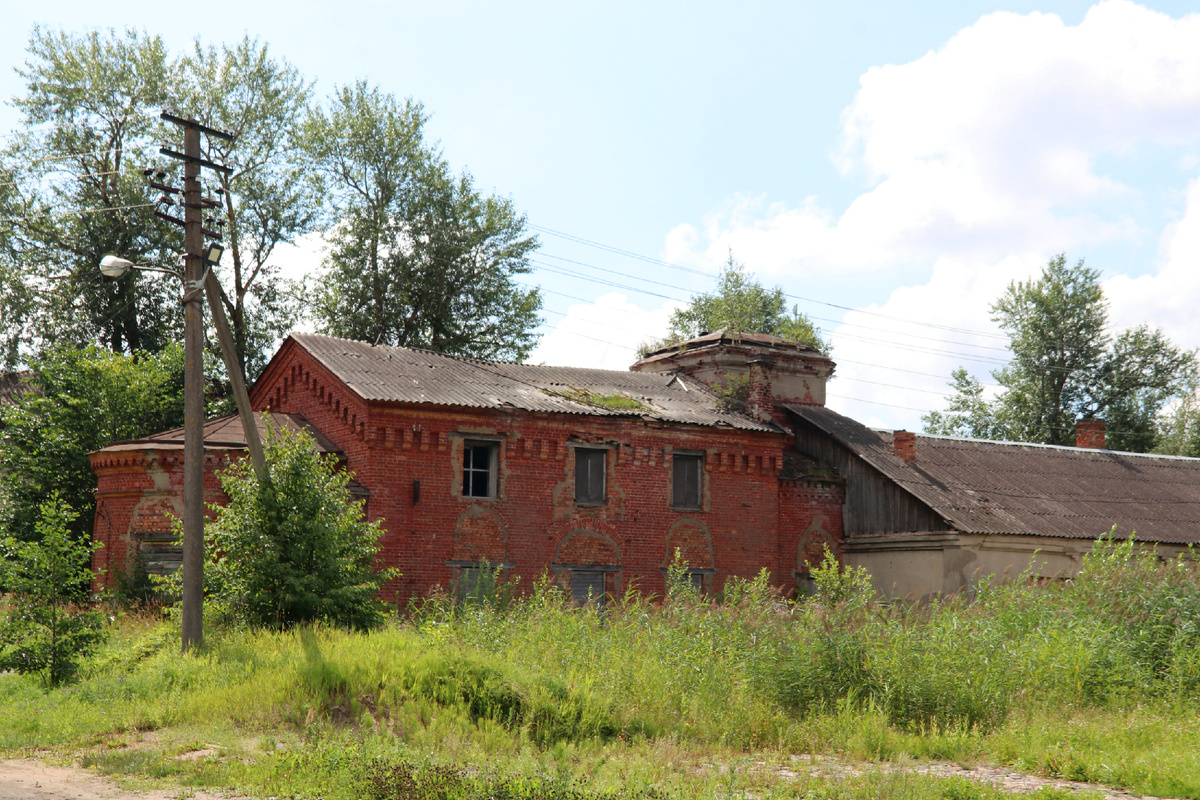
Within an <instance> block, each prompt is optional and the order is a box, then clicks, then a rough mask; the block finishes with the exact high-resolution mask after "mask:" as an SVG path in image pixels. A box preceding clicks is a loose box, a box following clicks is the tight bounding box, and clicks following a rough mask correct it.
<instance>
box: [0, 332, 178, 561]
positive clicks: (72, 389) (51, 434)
mask: <svg viewBox="0 0 1200 800" xmlns="http://www.w3.org/2000/svg"><path fill="white" fill-rule="evenodd" d="M31 366H32V373H31V376H30V378H29V391H27V392H26V393H25V394H24V395H23V396H22V397H20V398H19V399H18V400H17V402H16V403H14V404H13V405H10V406H7V407H5V408H4V409H3V411H2V412H0V420H2V421H3V424H4V439H3V441H0V496H2V497H3V501H4V502H3V503H2V504H0V513H3V515H4V518H3V520H0V522H2V523H3V526H4V528H5V529H7V531H8V533H10V534H12V535H14V536H15V537H16V538H18V539H22V540H27V541H28V540H35V539H36V538H37V520H38V519H39V514H40V508H41V506H42V505H43V504H44V503H47V502H49V501H50V500H51V498H53V497H55V496H60V497H62V499H63V500H64V501H65V502H66V503H67V504H68V505H70V506H71V507H72V508H74V509H75V510H76V511H78V512H79V514H78V515H77V516H75V517H72V521H71V523H70V531H71V535H72V537H73V538H74V539H75V540H80V541H82V540H85V539H90V537H91V524H92V518H93V516H94V514H95V507H96V501H95V497H94V492H95V489H96V476H95V473H93V472H92V469H91V463H90V462H89V461H88V455H87V454H88V453H89V452H92V451H93V450H99V449H100V448H102V447H106V446H107V445H109V444H111V443H112V442H114V441H121V440H126V439H136V438H138V437H139V436H144V435H146V434H148V433H153V432H155V431H160V430H163V429H166V428H172V427H177V426H179V425H181V424H183V353H182V348H180V347H179V346H178V345H167V346H166V347H165V348H164V349H163V351H162V352H161V353H159V354H157V355H150V354H146V353H139V354H136V356H124V355H120V354H117V353H112V352H111V351H107V350H104V349H102V348H100V347H97V346H96V345H90V346H88V347H82V348H75V347H70V346H59V347H54V348H50V349H49V350H47V351H46V352H45V353H44V354H43V355H42V356H40V357H38V358H35V359H34V360H33V361H32V364H31Z"/></svg>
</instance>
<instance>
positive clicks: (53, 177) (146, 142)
mask: <svg viewBox="0 0 1200 800" xmlns="http://www.w3.org/2000/svg"><path fill="white" fill-rule="evenodd" d="M19 73H20V75H21V76H22V77H23V78H24V79H25V83H26V86H25V91H24V93H23V94H22V95H20V96H18V97H16V98H15V99H14V100H13V101H12V102H13V105H14V106H15V107H16V108H17V109H18V110H19V111H20V112H21V113H22V122H23V126H22V128H21V129H19V130H18V131H17V132H16V133H17V135H16V136H15V138H14V139H13V140H12V142H11V143H9V145H8V146H7V147H5V148H4V149H3V150H2V151H0V176H3V180H2V181H0V182H3V183H5V184H8V185H7V186H6V187H4V188H2V189H0V219H2V220H4V221H3V222H0V337H2V341H0V346H2V349H3V355H4V356H5V361H6V363H7V366H8V367H9V368H11V367H12V366H14V365H15V364H17V363H18V362H20V361H22V360H24V359H25V358H26V357H27V356H28V355H30V354H33V353H36V352H38V351H39V350H40V349H42V348H43V347H45V346H46V345H47V344H49V343H52V342H71V343H73V344H77V345H84V344H88V343H92V342H98V343H101V344H103V345H104V346H105V347H107V348H109V349H110V350H112V351H114V352H124V353H130V352H134V351H147V352H157V351H159V350H161V349H162V348H163V347H165V346H166V344H167V343H168V342H174V341H178V340H179V338H180V335H181V332H182V313H181V311H180V305H179V292H180V287H179V283H178V280H177V279H176V278H174V277H173V276H168V275H162V274H158V273H148V272H139V271H136V270H131V271H130V272H128V273H126V275H124V276H123V277H121V278H118V279H101V277H100V275H99V273H98V272H97V265H98V264H99V261H100V259H101V258H102V257H103V256H104V255H106V254H108V253H115V254H117V255H120V256H122V257H123V258H127V259H129V260H130V261H133V262H135V263H139V264H153V265H158V266H164V267H168V268H175V267H177V266H178V264H179V258H178V253H179V252H180V251H181V249H182V247H183V237H182V233H181V232H180V231H179V230H178V228H176V227H175V226H173V225H171V224H170V223H168V222H165V221H163V220H161V219H159V218H157V217H155V216H154V214H153V209H152V208H151V207H150V206H151V200H152V198H153V194H152V192H151V189H150V188H149V187H148V186H147V182H146V178H145V176H144V175H143V174H142V170H143V169H145V168H148V167H149V168H155V169H160V170H163V171H164V172H166V173H168V175H171V174H174V173H175V172H177V162H173V161H169V160H167V159H165V158H163V157H161V156H158V155H157V154H156V150H157V147H158V145H159V143H160V142H162V141H164V140H169V139H171V138H173V137H176V136H178V133H179V132H178V130H177V129H175V128H174V127H173V126H165V125H164V124H163V123H162V122H161V121H160V120H159V119H158V112H159V110H161V109H162V108H164V107H168V106H173V107H177V108H178V109H180V111H181V113H183V114H184V115H185V116H195V117H196V118H199V119H202V120H203V121H204V122H206V123H207V124H209V125H212V126H214V127H218V128H227V129H229V130H231V131H232V132H233V133H234V134H235V137H236V138H235V140H234V142H232V143H229V142H224V141H222V140H217V139H214V140H211V141H208V140H207V139H205V138H204V137H202V143H203V149H204V151H205V152H204V155H205V156H206V157H208V158H210V159H212V160H215V161H218V162H228V163H229V164H230V165H231V166H233V167H234V172H233V173H232V174H231V175H228V176H226V175H222V174H219V173H218V174H215V175H213V174H207V173H206V174H205V176H204V184H205V186H206V187H207V188H209V189H217V188H220V189H223V190H224V194H223V195H222V196H221V197H222V202H223V206H224V207H223V208H222V209H220V210H219V211H218V212H217V216H218V217H220V218H222V221H223V222H224V223H225V224H226V227H225V244H226V250H227V254H226V257H225V259H224V260H223V263H222V265H221V266H220V267H218V274H219V276H220V277H221V279H222V284H223V286H224V287H225V288H226V289H227V292H226V296H225V297H224V302H225V304H226V311H227V314H228V316H229V319H230V324H231V327H232V328H233V334H234V339H235V342H236V345H237V349H238V354H239V356H240V357H241V358H242V361H243V363H244V364H245V365H246V366H247V367H248V368H249V372H250V374H251V375H253V374H254V373H255V371H256V370H257V368H260V367H261V366H262V365H263V364H265V361H266V356H267V355H268V354H267V352H266V351H267V350H268V349H269V348H270V346H271V344H272V342H273V341H274V340H275V339H277V338H278V337H279V336H280V335H282V334H283V333H284V332H286V330H287V329H288V328H290V327H291V326H292V324H293V322H294V320H295V306H294V303H289V302H288V298H289V297H290V293H289V292H288V287H287V286H286V285H285V284H284V283H282V282H281V280H280V278H279V274H278V264H277V262H276V261H274V260H273V256H274V254H275V252H276V248H277V246H278V245H279V244H281V243H283V242H290V241H293V240H294V239H295V238H296V237H297V236H299V235H301V234H303V233H305V232H307V231H309V230H311V229H312V224H313V222H314V220H315V218H316V215H317V203H316V201H315V200H314V199H313V195H312V193H311V191H309V189H310V188H311V187H310V184H309V183H307V182H305V181H302V180H299V179H298V175H299V171H300V166H299V161H298V159H297V140H296V137H295V136H294V134H293V130H294V129H295V128H296V127H297V126H298V124H299V122H300V121H301V119H302V117H303V115H304V114H305V113H306V112H307V109H308V101H309V96H310V94H311V92H310V88H309V85H308V83H307V82H306V81H305V80H304V79H303V78H302V77H301V76H300V75H299V73H298V72H297V71H296V69H295V68H294V67H292V66H291V65H290V64H288V63H287V62H286V61H281V60H277V59H274V58H272V57H271V56H270V54H269V52H268V50H267V47H266V45H263V44H260V43H259V42H258V41H257V40H251V39H249V38H243V39H242V41H240V42H238V43H237V44H235V45H232V46H222V47H221V48H219V49H217V48H212V47H205V46H203V45H202V44H201V43H200V42H199V41H197V42H196V43H195V44H194V47H193V50H192V52H190V53H188V54H186V55H184V56H182V57H180V56H176V55H173V54H171V53H170V52H169V51H168V49H167V47H166V46H165V44H164V43H163V41H162V39H161V37H158V36H150V35H148V34H145V33H142V32H139V31H136V30H128V31H125V32H123V33H118V32H116V31H113V30H108V31H90V32H88V33H85V34H74V33H67V32H63V31H50V30H46V29H43V28H36V29H34V31H33V34H32V36H31V38H30V43H29V49H28V57H27V60H26V63H25V66H24V68H23V69H21V70H19ZM171 180H172V178H170V177H168V178H167V181H168V183H170V182H171ZM215 221H216V220H215V219H214V222H215ZM209 227H210V228H211V227H214V226H213V225H212V224H210V225H209Z"/></svg>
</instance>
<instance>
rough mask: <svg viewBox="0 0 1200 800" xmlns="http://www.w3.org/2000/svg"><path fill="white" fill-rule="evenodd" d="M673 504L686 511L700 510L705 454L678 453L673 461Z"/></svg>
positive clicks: (673, 457) (674, 506)
mask: <svg viewBox="0 0 1200 800" xmlns="http://www.w3.org/2000/svg"><path fill="white" fill-rule="evenodd" d="M671 470H672V481H671V505H672V507H673V508H678V509H681V510H685V511H699V510H700V497H701V491H700V481H701V477H702V476H703V475H704V456H700V455H693V454H687V453H676V454H675V455H673V456H672V462H671Z"/></svg>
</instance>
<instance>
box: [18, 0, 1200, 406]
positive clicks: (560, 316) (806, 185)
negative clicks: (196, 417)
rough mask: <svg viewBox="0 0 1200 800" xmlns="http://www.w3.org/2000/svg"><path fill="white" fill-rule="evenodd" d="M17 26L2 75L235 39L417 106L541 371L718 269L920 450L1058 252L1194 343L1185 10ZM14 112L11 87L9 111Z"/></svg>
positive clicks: (1196, 89) (1190, 71) (386, 6)
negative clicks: (519, 315) (451, 169)
mask: <svg viewBox="0 0 1200 800" xmlns="http://www.w3.org/2000/svg"><path fill="white" fill-rule="evenodd" d="M9 5H10V7H9V8H6V9H5V24H4V26H3V27H2V28H0V52H3V53H5V56H4V59H5V61H6V62H7V63H6V64H5V66H9V67H15V66H17V65H19V64H20V62H21V60H22V58H23V52H24V47H25V44H26V42H27V40H28V35H29V32H30V30H31V28H32V26H33V25H34V24H42V25H46V26H49V27H54V28H60V27H61V28H67V29H69V30H82V29H85V28H88V27H108V26H115V27H118V28H120V27H125V26H137V27H141V28H144V29H146V30H147V31H149V32H151V33H158V34H161V35H163V36H164V38H165V39H166V40H167V42H168V44H169V45H171V46H172V47H173V48H175V49H176V50H180V49H182V48H183V47H185V46H186V45H187V44H188V43H189V42H190V41H191V40H192V39H193V38H195V37H197V36H199V37H201V38H202V39H203V40H204V41H205V42H207V43H215V42H219V41H221V40H232V39H237V38H240V37H241V36H242V35H243V34H244V33H248V34H250V35H251V36H257V37H260V38H261V39H262V40H263V41H265V42H268V43H269V44H270V46H271V48H272V50H273V52H274V53H275V54H276V55H278V56H281V57H284V58H286V59H288V60H289V61H291V62H292V63H294V64H295V65H296V66H297V67H298V68H299V69H300V70H301V71H302V72H303V73H305V74H306V75H307V76H309V77H311V78H313V79H315V80H316V82H317V93H318V95H319V96H320V95H324V94H327V93H328V91H329V90H330V89H332V88H333V87H334V86H335V85H338V84H342V83H346V82H350V81H353V80H356V79H358V78H365V79H367V80H368V81H371V82H373V83H375V84H378V85H379V86H380V87H381V88H383V89H384V90H386V91H390V92H393V93H395V94H397V95H399V96H411V97H413V98H415V99H417V100H420V101H421V102H423V103H424V104H425V106H426V108H427V110H428V111H429V112H431V114H432V120H431V122H430V126H429V130H430V132H431V134H432V135H433V136H434V137H435V138H437V139H439V140H440V141H441V144H442V146H443V148H444V151H445V154H446V156H447V158H448V159H449V160H450V161H451V163H452V164H454V165H456V166H457V167H460V168H466V169H469V170H470V171H471V172H472V173H473V174H474V175H475V177H476V180H477V182H478V185H479V186H480V187H481V188H483V189H485V190H489V191H494V192H497V193H500V194H503V195H507V196H510V197H511V198H512V199H513V200H514V202H515V204H516V206H517V207H518V208H519V209H522V210H523V211H524V212H525V213H526V214H527V215H528V219H529V222H530V224H531V225H533V226H536V229H537V230H538V232H539V235H540V238H541V240H542V242H543V247H542V249H541V251H540V253H539V255H538V256H537V257H536V259H537V262H538V264H539V268H538V271H537V272H535V273H534V274H533V275H532V276H530V279H531V280H532V281H534V282H536V283H537V284H539V285H541V286H542V287H543V288H544V289H545V290H546V295H545V299H546V314H545V320H546V326H545V328H544V333H545V336H544V339H543V343H542V345H541V347H540V348H539V350H538V351H536V352H535V354H534V357H533V358H534V360H535V361H539V360H544V361H546V362H547V363H571V364H577V365H581V366H583V365H586V366H604V367H611V368H623V367H624V366H626V365H627V364H628V363H629V362H630V361H631V360H632V358H633V353H632V352H631V350H630V348H632V347H634V346H636V344H637V343H638V342H640V341H642V340H644V339H646V338H649V337H652V336H656V335H661V333H663V332H664V330H665V323H666V319H667V317H668V316H669V314H670V311H671V309H672V308H674V307H675V306H676V305H677V304H678V301H679V300H681V299H684V298H686V297H687V296H688V295H689V293H690V292H692V291H703V290H707V289H709V288H710V287H711V285H712V282H711V280H710V279H708V278H706V277H704V275H701V274H697V273H696V272H694V271H685V270H680V269H672V268H670V267H667V266H663V265H662V264H658V263H654V261H655V260H661V261H667V262H670V263H671V264H675V265H678V266H682V267H686V268H689V269H691V270H700V271H701V272H703V273H713V272H715V270H716V269H717V268H718V267H719V265H720V263H721V262H722V261H723V260H724V256H725V254H726V252H727V251H728V250H729V249H730V248H732V250H733V252H734V254H735V256H736V257H738V258H739V259H740V260H742V261H744V262H745V263H746V264H747V265H748V267H749V268H750V269H751V270H752V271H754V272H755V273H756V274H757V275H758V276H759V277H760V278H761V279H762V280H763V281H764V282H766V283H768V284H776V283H777V284H779V285H781V286H782V287H783V288H784V289H785V291H787V292H788V293H789V294H791V295H793V296H794V297H795V298H796V300H795V302H796V303H797V304H798V305H799V306H800V308H801V310H803V311H805V312H806V313H809V314H810V315H811V316H814V317H817V318H820V324H821V325H822V327H823V328H825V329H826V330H827V331H828V332H829V333H830V334H831V336H832V338H833V341H834V348H835V349H834V358H835V360H836V361H838V362H839V367H838V375H839V377H838V378H837V379H836V380H835V381H834V383H833V385H832V386H831V388H830V395H831V400H830V405H832V406H833V407H835V408H837V409H838V410H840V411H843V412H845V413H848V414H851V415H852V416H855V417H856V418H859V419H861V420H863V421H865V422H868V423H871V424H878V425H882V426H887V427H908V428H910V429H912V428H917V427H919V416H920V413H921V411H924V410H928V409H930V408H935V407H938V406H939V405H940V404H941V402H942V401H943V397H942V395H941V394H940V393H941V392H944V391H945V382H946V380H947V379H948V376H949V372H950V370H951V369H952V368H953V367H955V366H957V365H959V364H962V365H966V366H968V367H969V368H971V369H972V370H973V371H974V372H975V373H976V374H977V375H979V376H980V377H981V378H984V379H985V381H986V380H987V375H988V371H989V370H990V369H992V368H994V367H995V366H997V365H998V364H999V363H1002V361H1003V358H1004V352H1003V350H1002V349H998V348H1002V345H1003V339H1002V338H997V336H996V330H995V328H994V326H993V325H992V323H991V322H990V320H989V319H988V310H987V305H988V302H989V301H991V300H992V299H994V298H995V296H996V295H998V294H999V292H1000V291H1001V290H1002V289H1003V288H1004V286H1006V285H1007V283H1008V282H1009V281H1011V280H1014V279H1023V278H1026V277H1028V276H1030V275H1031V274H1035V273H1036V272H1037V270H1038V269H1039V268H1040V266H1041V265H1043V264H1044V263H1045V262H1046V260H1048V259H1049V258H1050V257H1052V256H1053V255H1055V254H1056V253H1058V252H1062V251H1065V252H1066V253H1067V256H1068V258H1069V259H1072V260H1075V259H1077V258H1080V257H1083V258H1086V259H1087V262H1088V263H1089V264H1090V265H1092V266H1095V267H1097V268H1099V269H1101V270H1102V271H1103V274H1104V277H1105V281H1106V288H1107V289H1108V291H1109V295H1110V297H1111V299H1112V305H1113V321H1114V323H1115V324H1119V325H1121V326H1125V325H1131V324H1136V323H1139V322H1143V321H1145V322H1150V323H1151V324H1154V325H1159V326H1162V327H1163V328H1164V329H1165V330H1166V331H1167V333H1168V335H1170V336H1171V337H1172V338H1174V339H1175V340H1176V341H1177V342H1180V343H1182V344H1185V345H1187V346H1189V347H1195V346H1200V319H1198V318H1197V315H1196V314H1195V313H1194V312H1193V309H1194V308H1195V307H1196V305H1197V301H1200V270H1198V269H1196V266H1195V265H1196V263H1197V259H1198V258H1200V188H1197V187H1198V186H1200V182H1198V181H1197V178H1198V177H1200V47H1197V44H1200V17H1187V16H1185V15H1186V14H1187V13H1189V12H1190V11H1191V9H1190V7H1189V6H1190V5H1191V4H1189V3H1181V2H1155V3H1152V4H1150V5H1137V4H1134V3H1130V2H1125V1H1124V0H1108V2H1103V3H1087V2H1042V3H1035V2H1008V3H1006V2H968V1H964V0H957V1H956V2H909V3H896V2H861V3H852V2H848V3H828V2H820V3H818V2H790V3H740V4H737V6H735V5H734V4H732V3H727V4H726V3H703V2H687V3H667V2H662V3H653V4H652V3H645V2H641V3H622V2H605V3H575V4H571V3H561V2H557V3H519V2H514V3H504V4H501V3H405V2H393V3H369V2H353V1H348V2H340V3H319V4H316V3H303V2H298V3H297V2H291V3H286V4H285V3H268V2H258V3H245V2H243V3H230V2H222V1H221V0H217V1H216V2H207V3H205V4H203V5H202V6H201V8H203V12H204V13H203V15H202V16H201V17H200V20H201V21H200V22H199V23H197V22H195V21H193V20H194V19H195V17H194V16H193V15H192V14H190V13H184V12H183V9H184V6H180V5H178V4H162V3H153V4H151V3H138V2H120V0H116V1H115V2H109V3H105V4H97V3H66V2H53V0H52V1H51V2H42V3H38V4H29V3H21V4H16V3H10V4H9ZM22 89H23V87H22V84H21V82H20V79H19V78H18V77H17V76H16V75H15V74H13V72H12V70H11V69H5V70H0V96H3V97H5V98H7V97H11V96H13V95H14V94H18V93H20V92H21V91H22ZM17 123H18V119H17V117H16V115H15V114H14V112H13V111H12V109H11V108H8V107H4V108H3V109H0V132H2V131H4V130H8V129H11V128H13V127H14V126H15V125H16V124H17ZM552 232H557V233H552ZM558 234H566V235H567V236H570V237H575V238H576V239H585V240H588V241H590V242H593V243H596V244H599V245H603V246H604V247H603V248H602V247H597V246H594V245H589V244H584V243H580V242H579V241H575V240H572V239H568V238H565V237H563V236H561V235H558ZM318 246H319V245H318V243H314V242H311V241H308V242H304V243H302V247H301V248H299V249H296V250H292V251H285V252H284V253H282V254H281V258H282V259H284V260H285V261H286V263H285V264H284V266H285V267H286V268H288V269H289V270H290V271H291V272H293V273H297V272H303V271H305V270H310V269H314V268H315V267H316V265H317V264H319V260H320V257H319V252H318V251H317V248H318ZM605 248H607V249H605ZM614 251H626V252H627V253H632V254H638V255H641V256H644V257H647V258H648V259H649V260H646V259H636V258H633V257H631V256H629V255H625V254H623V253H620V252H614ZM614 273H620V274H614ZM646 279H648V280H649V281H655V282H656V283H649V282H647V281H646ZM614 284H615V285H614ZM663 284H666V285H663ZM631 287H632V288H631ZM800 298H803V299H800ZM845 309H858V310H857V311H847V310H845Z"/></svg>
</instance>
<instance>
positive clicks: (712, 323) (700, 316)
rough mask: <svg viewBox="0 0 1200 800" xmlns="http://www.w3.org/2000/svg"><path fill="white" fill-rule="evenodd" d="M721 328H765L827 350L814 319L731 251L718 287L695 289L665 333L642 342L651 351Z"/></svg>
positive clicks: (758, 330) (752, 330) (750, 330)
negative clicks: (757, 276)
mask: <svg viewBox="0 0 1200 800" xmlns="http://www.w3.org/2000/svg"><path fill="white" fill-rule="evenodd" d="M722 328H728V329H729V330H733V331H738V332H741V333H769V334H772V335H775V336H780V337H782V338H784V339H787V340H788V341H790V342H800V343H803V344H810V345H812V346H813V347H815V348H817V349H818V350H820V351H821V352H822V353H826V354H828V353H829V351H830V344H829V342H828V341H827V340H825V339H823V338H822V337H821V331H820V329H819V328H818V327H817V326H816V325H814V324H813V322H812V320H810V319H809V318H808V317H806V316H805V315H804V314H802V313H800V309H799V308H798V307H796V306H792V308H791V310H790V311H789V310H788V304H787V297H786V296H785V295H784V293H783V289H782V288H781V287H779V286H776V287H775V288H774V289H767V288H765V287H764V286H763V285H762V284H761V283H759V282H758V281H757V280H755V278H754V276H753V275H751V274H749V273H748V272H747V271H746V267H745V265H744V264H741V263H739V262H738V261H737V260H736V259H734V257H733V253H730V254H729V258H728V260H727V261H726V262H725V266H724V267H723V268H722V270H721V274H720V275H718V276H717V287H716V289H715V290H714V291H713V292H710V293H706V294H698V295H696V296H695V297H693V298H692V302H691V303H690V304H689V305H688V306H687V307H686V308H681V309H679V310H677V311H676V312H675V313H674V314H672V315H671V322H670V329H669V331H668V333H667V338H666V339H665V340H664V341H663V342H660V343H656V344H652V345H646V346H645V347H644V348H643V350H644V351H645V352H649V351H650V350H654V349H656V348H658V347H662V346H665V345H667V344H670V343H673V342H679V341H684V340H686V339H694V338H695V337H697V336H699V335H700V334H702V333H704V332H707V331H717V330H721V329H722Z"/></svg>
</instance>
